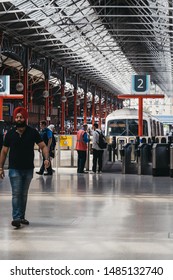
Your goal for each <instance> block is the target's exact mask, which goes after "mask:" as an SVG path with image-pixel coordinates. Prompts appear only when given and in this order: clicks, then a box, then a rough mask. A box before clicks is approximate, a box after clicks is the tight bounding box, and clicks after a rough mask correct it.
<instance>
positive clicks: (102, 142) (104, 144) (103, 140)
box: [97, 130, 107, 149]
mask: <svg viewBox="0 0 173 280" xmlns="http://www.w3.org/2000/svg"><path fill="white" fill-rule="evenodd" d="M97 133H98V134H99V141H98V143H97V144H98V146H99V148H100V149H106V148H107V142H106V138H105V136H104V135H103V133H102V132H99V131H98V130H97Z"/></svg>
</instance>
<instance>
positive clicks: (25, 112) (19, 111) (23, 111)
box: [13, 107, 28, 121]
mask: <svg viewBox="0 0 173 280" xmlns="http://www.w3.org/2000/svg"><path fill="white" fill-rule="evenodd" d="M18 113H20V114H21V115H22V116H23V118H24V119H25V121H26V120H27V118H28V113H27V111H26V109H25V108H23V107H17V108H15V109H14V111H13V119H15V118H16V115H17V114H18Z"/></svg>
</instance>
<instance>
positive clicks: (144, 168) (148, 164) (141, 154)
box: [137, 143, 152, 175]
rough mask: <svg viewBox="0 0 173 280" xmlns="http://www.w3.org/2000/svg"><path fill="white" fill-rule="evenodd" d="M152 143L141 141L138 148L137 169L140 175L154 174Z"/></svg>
mask: <svg viewBox="0 0 173 280" xmlns="http://www.w3.org/2000/svg"><path fill="white" fill-rule="evenodd" d="M151 150H152V145H151V144H147V143H141V144H140V145H139V146H138V150H137V158H138V159H137V163H138V164H137V171H138V175H151V174H152V153H151Z"/></svg>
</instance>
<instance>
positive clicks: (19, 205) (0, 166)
mask: <svg viewBox="0 0 173 280" xmlns="http://www.w3.org/2000/svg"><path fill="white" fill-rule="evenodd" d="M13 121H14V123H13V126H12V127H11V128H10V129H9V130H8V131H7V132H6V133H5V135H3V134H2V133H1V135H2V137H1V138H2V139H1V146H0V150H1V152H0V178H1V179H3V178H4V177H5V172H4V164H5V161H6V158H7V154H8V153H9V158H8V176H9V180H10V184H11V189H12V222H11V224H12V226H14V227H15V228H20V226H21V224H25V225H29V221H28V220H27V219H26V217H25V212H26V205H27V199H28V191H29V186H30V183H31V180H32V178H33V173H34V146H35V144H37V145H38V148H39V151H40V152H41V153H42V158H43V161H42V164H41V166H40V170H39V171H37V172H36V173H37V174H38V175H41V176H43V175H49V176H52V175H53V169H52V164H51V161H52V159H53V158H54V156H55V148H56V139H55V136H54V133H55V126H54V125H53V124H50V125H49V126H48V125H47V121H46V120H42V121H40V130H39V131H38V129H36V128H33V127H31V126H29V125H28V113H27V111H26V109H25V108H23V107H17V108H15V109H14V112H13ZM100 132H101V131H100V130H99V129H98V124H97V123H95V124H94V127H93V133H92V136H93V141H92V149H93V166H92V173H96V172H97V171H98V173H101V172H102V156H103V149H102V148H100V147H99V133H100ZM89 142H90V133H89V132H88V125H87V124H85V123H84V124H83V125H82V128H81V129H79V130H78V132H77V140H76V151H77V154H78V160H77V174H79V173H88V172H87V171H85V170H84V169H85V164H86V158H87V149H88V143H89ZM97 168H98V170H97Z"/></svg>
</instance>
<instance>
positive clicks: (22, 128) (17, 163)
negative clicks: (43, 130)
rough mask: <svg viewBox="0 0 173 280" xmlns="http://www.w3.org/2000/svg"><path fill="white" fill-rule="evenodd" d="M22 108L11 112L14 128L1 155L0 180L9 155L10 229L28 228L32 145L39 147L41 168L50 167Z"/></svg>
mask: <svg viewBox="0 0 173 280" xmlns="http://www.w3.org/2000/svg"><path fill="white" fill-rule="evenodd" d="M27 118H28V114H27V111H26V109H25V108H23V107H17V108H15V110H14V112H13V119H14V121H15V127H14V128H12V129H10V130H9V131H8V132H7V134H6V136H5V140H4V143H3V147H2V150H1V155H0V178H2V179H3V178H4V176H5V173H4V169H3V166H4V163H5V160H6V157H7V154H8V151H9V178H10V183H11V188H12V217H13V220H12V222H11V224H12V226H15V227H17V228H19V227H20V226H21V224H25V225H29V221H28V220H26V219H25V211H26V204H27V197H28V190H29V185H30V182H31V180H32V177H33V169H34V145H35V143H36V144H38V146H39V149H41V150H42V152H43V155H44V159H45V160H44V166H45V168H48V166H49V152H48V149H47V147H46V145H45V143H44V142H43V140H42V139H41V137H40V134H39V133H38V131H37V130H36V129H34V128H32V127H30V126H28V125H27Z"/></svg>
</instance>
